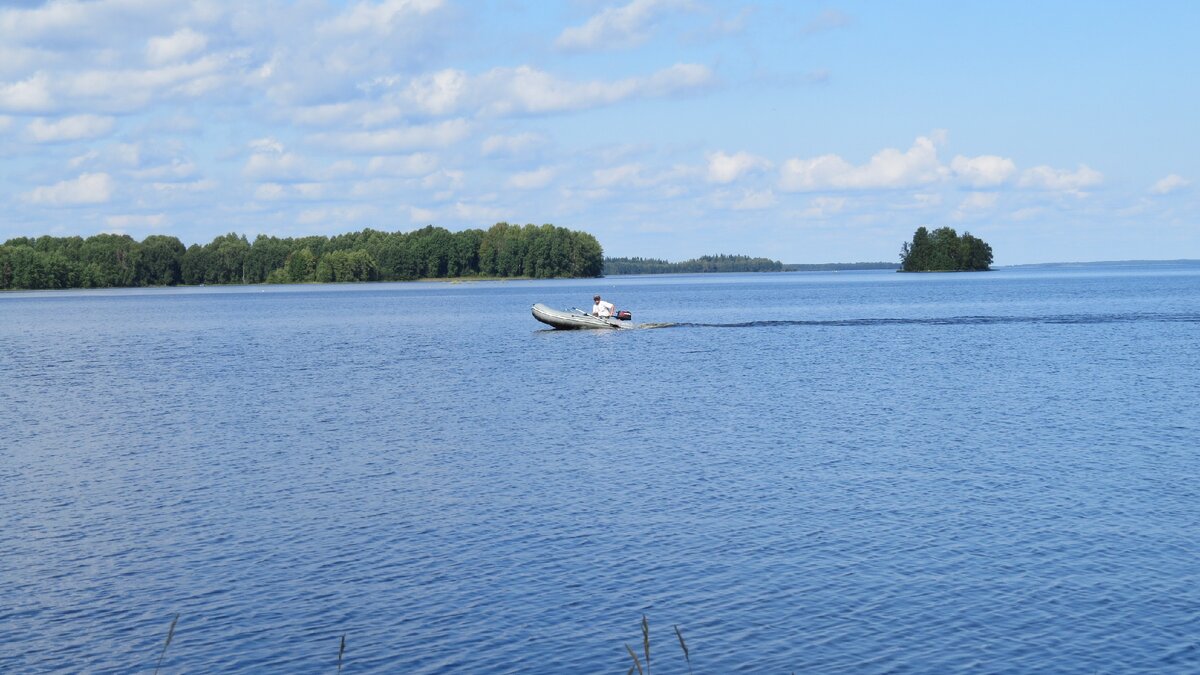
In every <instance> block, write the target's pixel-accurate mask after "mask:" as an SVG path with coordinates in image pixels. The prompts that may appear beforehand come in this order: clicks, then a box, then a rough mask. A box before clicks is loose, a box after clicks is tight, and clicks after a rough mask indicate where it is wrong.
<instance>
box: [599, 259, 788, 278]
mask: <svg viewBox="0 0 1200 675" xmlns="http://www.w3.org/2000/svg"><path fill="white" fill-rule="evenodd" d="M782 270H783V263H781V262H779V261H778V260H770V259H768V258H751V257H750V256H745V255H704V256H700V257H699V258H692V259H691V260H685V261H683V262H677V263H673V262H667V261H666V260H658V259H656V258H605V259H604V273H605V274H611V275H620V274H694V273H698V272H780V271H782Z"/></svg>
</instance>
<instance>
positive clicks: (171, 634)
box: [154, 613, 179, 675]
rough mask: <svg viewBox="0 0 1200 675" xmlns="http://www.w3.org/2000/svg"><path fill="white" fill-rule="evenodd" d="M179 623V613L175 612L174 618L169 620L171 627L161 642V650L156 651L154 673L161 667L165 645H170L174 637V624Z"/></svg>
mask: <svg viewBox="0 0 1200 675" xmlns="http://www.w3.org/2000/svg"><path fill="white" fill-rule="evenodd" d="M177 623H179V614H178V613H176V614H175V618H174V619H172V620H171V628H170V629H169V630H167V641H166V642H164V643H163V648H162V651H161V652H159V653H158V663H156V664H154V675H158V669H159V668H160V667H162V660H163V657H164V656H166V655H167V647H170V646H171V640H172V639H173V638H174V637H175V624H177Z"/></svg>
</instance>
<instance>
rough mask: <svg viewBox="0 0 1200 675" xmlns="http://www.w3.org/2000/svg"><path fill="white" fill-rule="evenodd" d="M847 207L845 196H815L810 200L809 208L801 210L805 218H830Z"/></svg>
mask: <svg viewBox="0 0 1200 675" xmlns="http://www.w3.org/2000/svg"><path fill="white" fill-rule="evenodd" d="M844 208H846V198H845V197H813V198H812V199H810V200H809V201H808V208H806V209H804V211H802V212H801V214H800V215H801V216H803V217H805V218H828V217H829V216H832V215H834V214H835V213H840V212H841V211H842V209H844Z"/></svg>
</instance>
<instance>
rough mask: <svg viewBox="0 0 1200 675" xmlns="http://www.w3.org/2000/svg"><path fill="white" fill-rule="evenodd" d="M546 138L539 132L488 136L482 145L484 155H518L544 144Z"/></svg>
mask: <svg viewBox="0 0 1200 675" xmlns="http://www.w3.org/2000/svg"><path fill="white" fill-rule="evenodd" d="M545 142H546V139H545V138H543V137H542V136H541V135H539V134H534V133H528V132H526V133H522V134H513V135H510V136H504V135H495V136H488V137H487V138H486V139H485V140H484V141H483V143H482V144H481V145H480V151H481V152H482V153H483V156H484V157H495V156H504V155H507V156H518V155H523V154H525V153H526V152H528V151H530V150H532V149H533V148H536V147H538V146H539V145H543V144H544V143H545Z"/></svg>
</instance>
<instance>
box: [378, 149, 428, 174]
mask: <svg viewBox="0 0 1200 675" xmlns="http://www.w3.org/2000/svg"><path fill="white" fill-rule="evenodd" d="M437 165H438V160H437V157H435V156H433V155H431V154H429V153H424V152H417V153H413V154H411V155H402V156H396V157H372V158H371V160H370V161H368V162H367V170H366V173H367V175H368V176H401V177H415V176H424V175H426V174H429V173H432V172H433V171H434V170H435V169H437Z"/></svg>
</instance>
